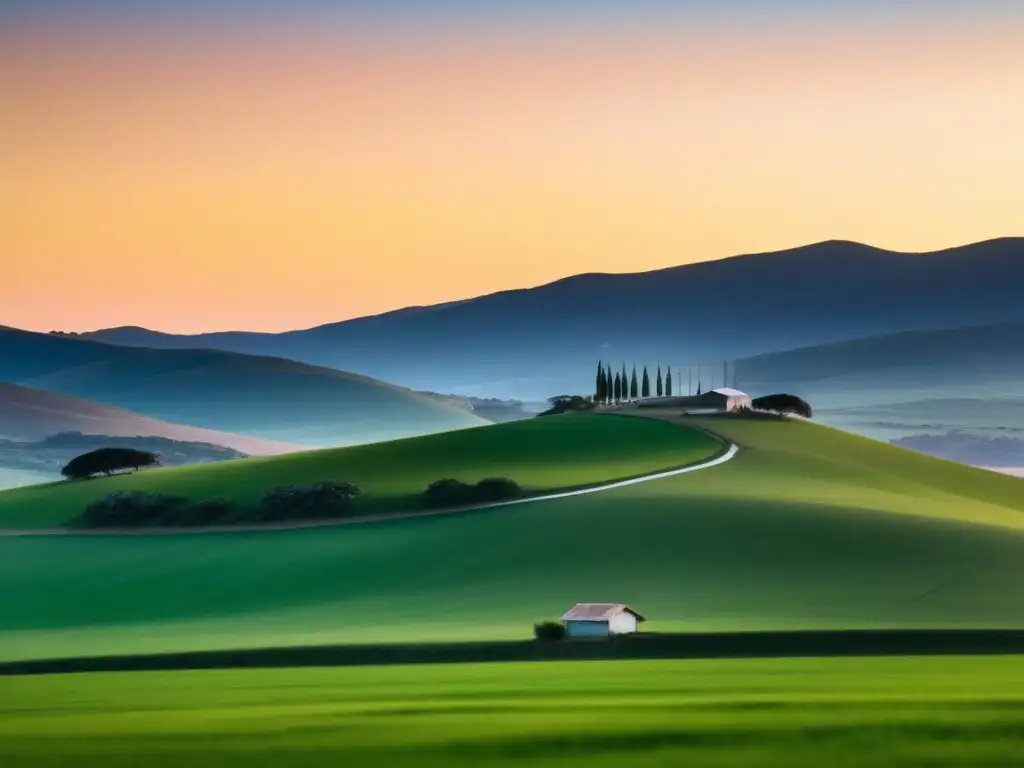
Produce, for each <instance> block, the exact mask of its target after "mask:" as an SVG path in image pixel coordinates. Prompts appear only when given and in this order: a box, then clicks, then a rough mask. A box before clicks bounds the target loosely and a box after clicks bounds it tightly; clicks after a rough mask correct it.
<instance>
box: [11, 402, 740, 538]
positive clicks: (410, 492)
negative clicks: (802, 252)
mask: <svg viewBox="0 0 1024 768" xmlns="http://www.w3.org/2000/svg"><path fill="white" fill-rule="evenodd" d="M722 450H723V446H722V444H721V442H720V441H717V440H715V439H713V438H711V437H709V436H707V435H704V434H702V433H700V432H695V431H691V430H683V429H679V428H677V427H675V426H672V425H667V424H662V423H658V422H652V421H641V420H637V419H633V420H630V421H627V422H623V421H622V420H620V419H614V418H612V419H609V418H607V417H597V416H583V417H578V418H572V419H569V420H567V419H566V418H544V419H534V420H530V421H518V422H511V423H507V424H501V425H494V426H489V427H484V428H481V429H469V430H456V431H453V432H445V433H442V434H437V435H427V436H424V437H413V438H408V439H405V440H395V441H391V442H386V443H374V444H372V445H359V446H354V447H349V448H332V449H326V450H320V451H305V452H302V453H294V454H291V455H288V456H276V457H272V458H266V459H249V460H246V461H236V462H232V463H230V464H223V463H222V464H217V465H213V464H208V465H205V466H192V467H182V468H167V469H160V470H149V471H146V472H140V473H137V474H131V475H118V476H115V477H109V478H107V477H103V478H96V479H94V480H91V481H89V482H88V483H58V484H55V485H49V486H46V487H36V488H24V489H19V490H14V491H10V492H8V493H0V530H2V529H3V528H5V527H7V528H11V527H15V528H18V527H24V528H50V527H58V526H61V525H63V524H64V523H67V522H68V521H69V520H71V519H72V518H73V517H76V516H78V515H79V514H80V513H81V512H82V510H83V509H85V506H86V505H87V504H88V503H89V502H90V501H92V500H94V499H98V498H101V497H102V496H103V495H105V494H107V493H110V492H113V491H120V490H142V491H158V492H164V493H175V494H179V495H184V496H187V497H189V498H191V499H192V500H193V501H199V500H202V499H205V498H213V497H222V498H227V499H230V500H232V501H234V502H237V503H240V504H247V503H252V502H256V501H258V500H259V498H260V497H261V496H262V495H263V493H264V492H265V491H266V490H267V489H269V488H272V487H274V486H278V485H288V484H297V485H307V484H310V483H315V482H319V481H321V480H328V479H333V480H344V481H348V482H353V483H355V484H356V485H357V486H358V487H359V488H360V489H361V490H362V491H363V495H362V496H361V497H360V499H359V500H358V501H357V502H356V510H357V514H358V515H359V516H365V515H375V514H387V513H391V512H408V511H415V510H417V509H420V508H423V507H424V506H425V505H424V503H423V499H422V493H423V491H424V490H426V488H427V486H428V485H429V484H430V483H432V482H434V481H435V480H440V479H441V478H445V477H454V478H457V479H459V480H462V481H463V482H467V483H475V482H477V481H479V480H482V479H484V478H486V477H509V478H512V479H514V480H515V481H516V482H518V483H519V484H520V485H521V486H522V487H523V488H524V489H526V490H527V491H550V490H554V489H561V488H570V487H577V486H583V485H590V484H593V483H601V482H605V481H608V480H618V479H623V478H628V477H635V476H637V475H643V474H645V473H649V472H654V471H657V470H662V469H668V468H675V467H679V466H681V465H688V464H693V463H696V462H698V461H701V460H703V459H706V458H709V457H711V456H712V455H714V454H717V453H720V452H721V451H722Z"/></svg>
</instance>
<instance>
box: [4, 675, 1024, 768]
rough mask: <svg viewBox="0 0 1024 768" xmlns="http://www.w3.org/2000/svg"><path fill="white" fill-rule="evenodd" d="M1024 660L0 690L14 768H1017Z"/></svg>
mask: <svg viewBox="0 0 1024 768" xmlns="http://www.w3.org/2000/svg"><path fill="white" fill-rule="evenodd" d="M1022 736H1024V658H1021V657H987V658H972V659H963V658H950V657H933V658H909V659H871V658H868V659H841V658H840V659H781V660H730V661H660V662H639V661H637V662H577V663H546V664H494V665H465V666H455V667H451V666H449V667H430V666H427V667H387V668H361V669H341V670H339V669H334V670H331V669H307V670H270V671H259V672H252V671H246V672H237V671H232V672H174V673H138V674H96V675H67V676H53V677H36V678H32V677H28V678H6V679H4V678H0V763H2V764H3V765H4V768H41V767H42V766H47V767H49V766H57V765H74V766H76V767H78V766H80V767H81V768H92V767H93V766H95V767H96V768H100V767H102V768H134V766H138V765H145V766H158V767H160V768H167V767H169V766H189V768H203V767H204V766H246V767H247V768H259V767H260V766H266V767H267V768H270V766H274V768H276V767H277V766H281V765H302V766H313V767H315V766H336V765H353V766H360V768H363V766H366V767H367V768H373V767H375V766H380V767H383V766H424V767H429V766H453V767H454V768H458V766H466V768H470V767H471V766H481V765H486V766H512V765H523V764H528V765H530V766H536V767H537V768H545V767H550V768H555V766H558V767H559V768H561V767H562V766H566V765H582V764H586V765H592V766H597V767H598V768H600V767H601V766H627V765H628V766H631V767H632V766H636V767H637V768H648V767H649V768H654V766H658V767H659V768H660V767H661V766H667V765H699V766H709V767H714V766H719V767H722V768H725V767H733V766H737V767H738V766H743V767H744V768H758V767H760V768H768V767H769V766H774V767H778V768H783V767H785V768H812V767H813V768H820V766H822V765H831V766H864V765H870V766H872V767H873V768H887V767H889V766H901V767H902V766H929V767H931V768H937V767H938V766H972V768H976V767H978V766H1007V765H1014V764H1016V762H1015V761H1017V760H1019V757H1020V739H1021V737H1022Z"/></svg>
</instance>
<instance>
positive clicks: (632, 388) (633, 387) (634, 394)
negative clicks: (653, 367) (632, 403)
mask: <svg viewBox="0 0 1024 768" xmlns="http://www.w3.org/2000/svg"><path fill="white" fill-rule="evenodd" d="M638 397H640V387H639V385H638V384H637V381H636V363H633V378H632V379H630V380H629V399H630V400H636V399H637V398H638Z"/></svg>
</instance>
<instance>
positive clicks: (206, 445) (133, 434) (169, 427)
mask: <svg viewBox="0 0 1024 768" xmlns="http://www.w3.org/2000/svg"><path fill="white" fill-rule="evenodd" d="M111 446H125V447H132V448H138V449H140V450H149V451H154V452H157V453H159V454H160V456H161V462H162V463H163V464H165V465H169V466H180V465H183V464H192V463H199V462H206V461H220V460H224V459H233V458H240V457H245V456H275V455H278V454H284V453H292V452H295V451H302V450H305V447H304V446H301V445H291V444H288V443H278V442H274V441H272V440H263V439H261V438H258V437H250V436H247V435H235V434H231V433H229V432H218V431H216V430H211V429H201V428H199V427H189V426H185V425H183V424H172V423H170V422H166V421H161V420H159V419H153V418H150V417H148V416H143V415H141V414H138V413H133V412H131V411H126V410H124V409H121V408H112V407H110V406H106V405H101V404H99V403H95V402H92V401H90V400H83V399H81V398H77V397H68V396H66V395H60V394H56V393H53V392H44V391H42V390H39V389H31V388H29V387H21V386H17V385H14V384H4V383H2V382H0V489H3V488H13V487H16V486H19V485H28V484H31V483H40V482H46V481H48V480H54V479H58V478H59V477H60V474H59V473H60V469H61V467H63V466H64V465H65V464H66V463H67V462H68V461H70V460H71V459H72V458H74V457H75V456H78V455H80V454H82V453H85V452H87V451H91V450H94V449H96V448H101V447H111Z"/></svg>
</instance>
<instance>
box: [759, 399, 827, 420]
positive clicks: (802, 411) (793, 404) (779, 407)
mask: <svg viewBox="0 0 1024 768" xmlns="http://www.w3.org/2000/svg"><path fill="white" fill-rule="evenodd" d="M750 404H751V405H752V406H753V407H754V409H755V410H758V411H769V412H771V413H777V414H779V415H780V416H785V415H787V414H790V413H795V414H796V415H797V416H803V417H804V418H805V419H809V418H811V415H812V411H811V406H810V404H808V402H807V401H806V400H804V399H803V398H800V397H797V396H796V395H789V394H784V393H780V394H776V395H765V396H764V397H758V398H755V399H754V400H753V401H751V403H750Z"/></svg>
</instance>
